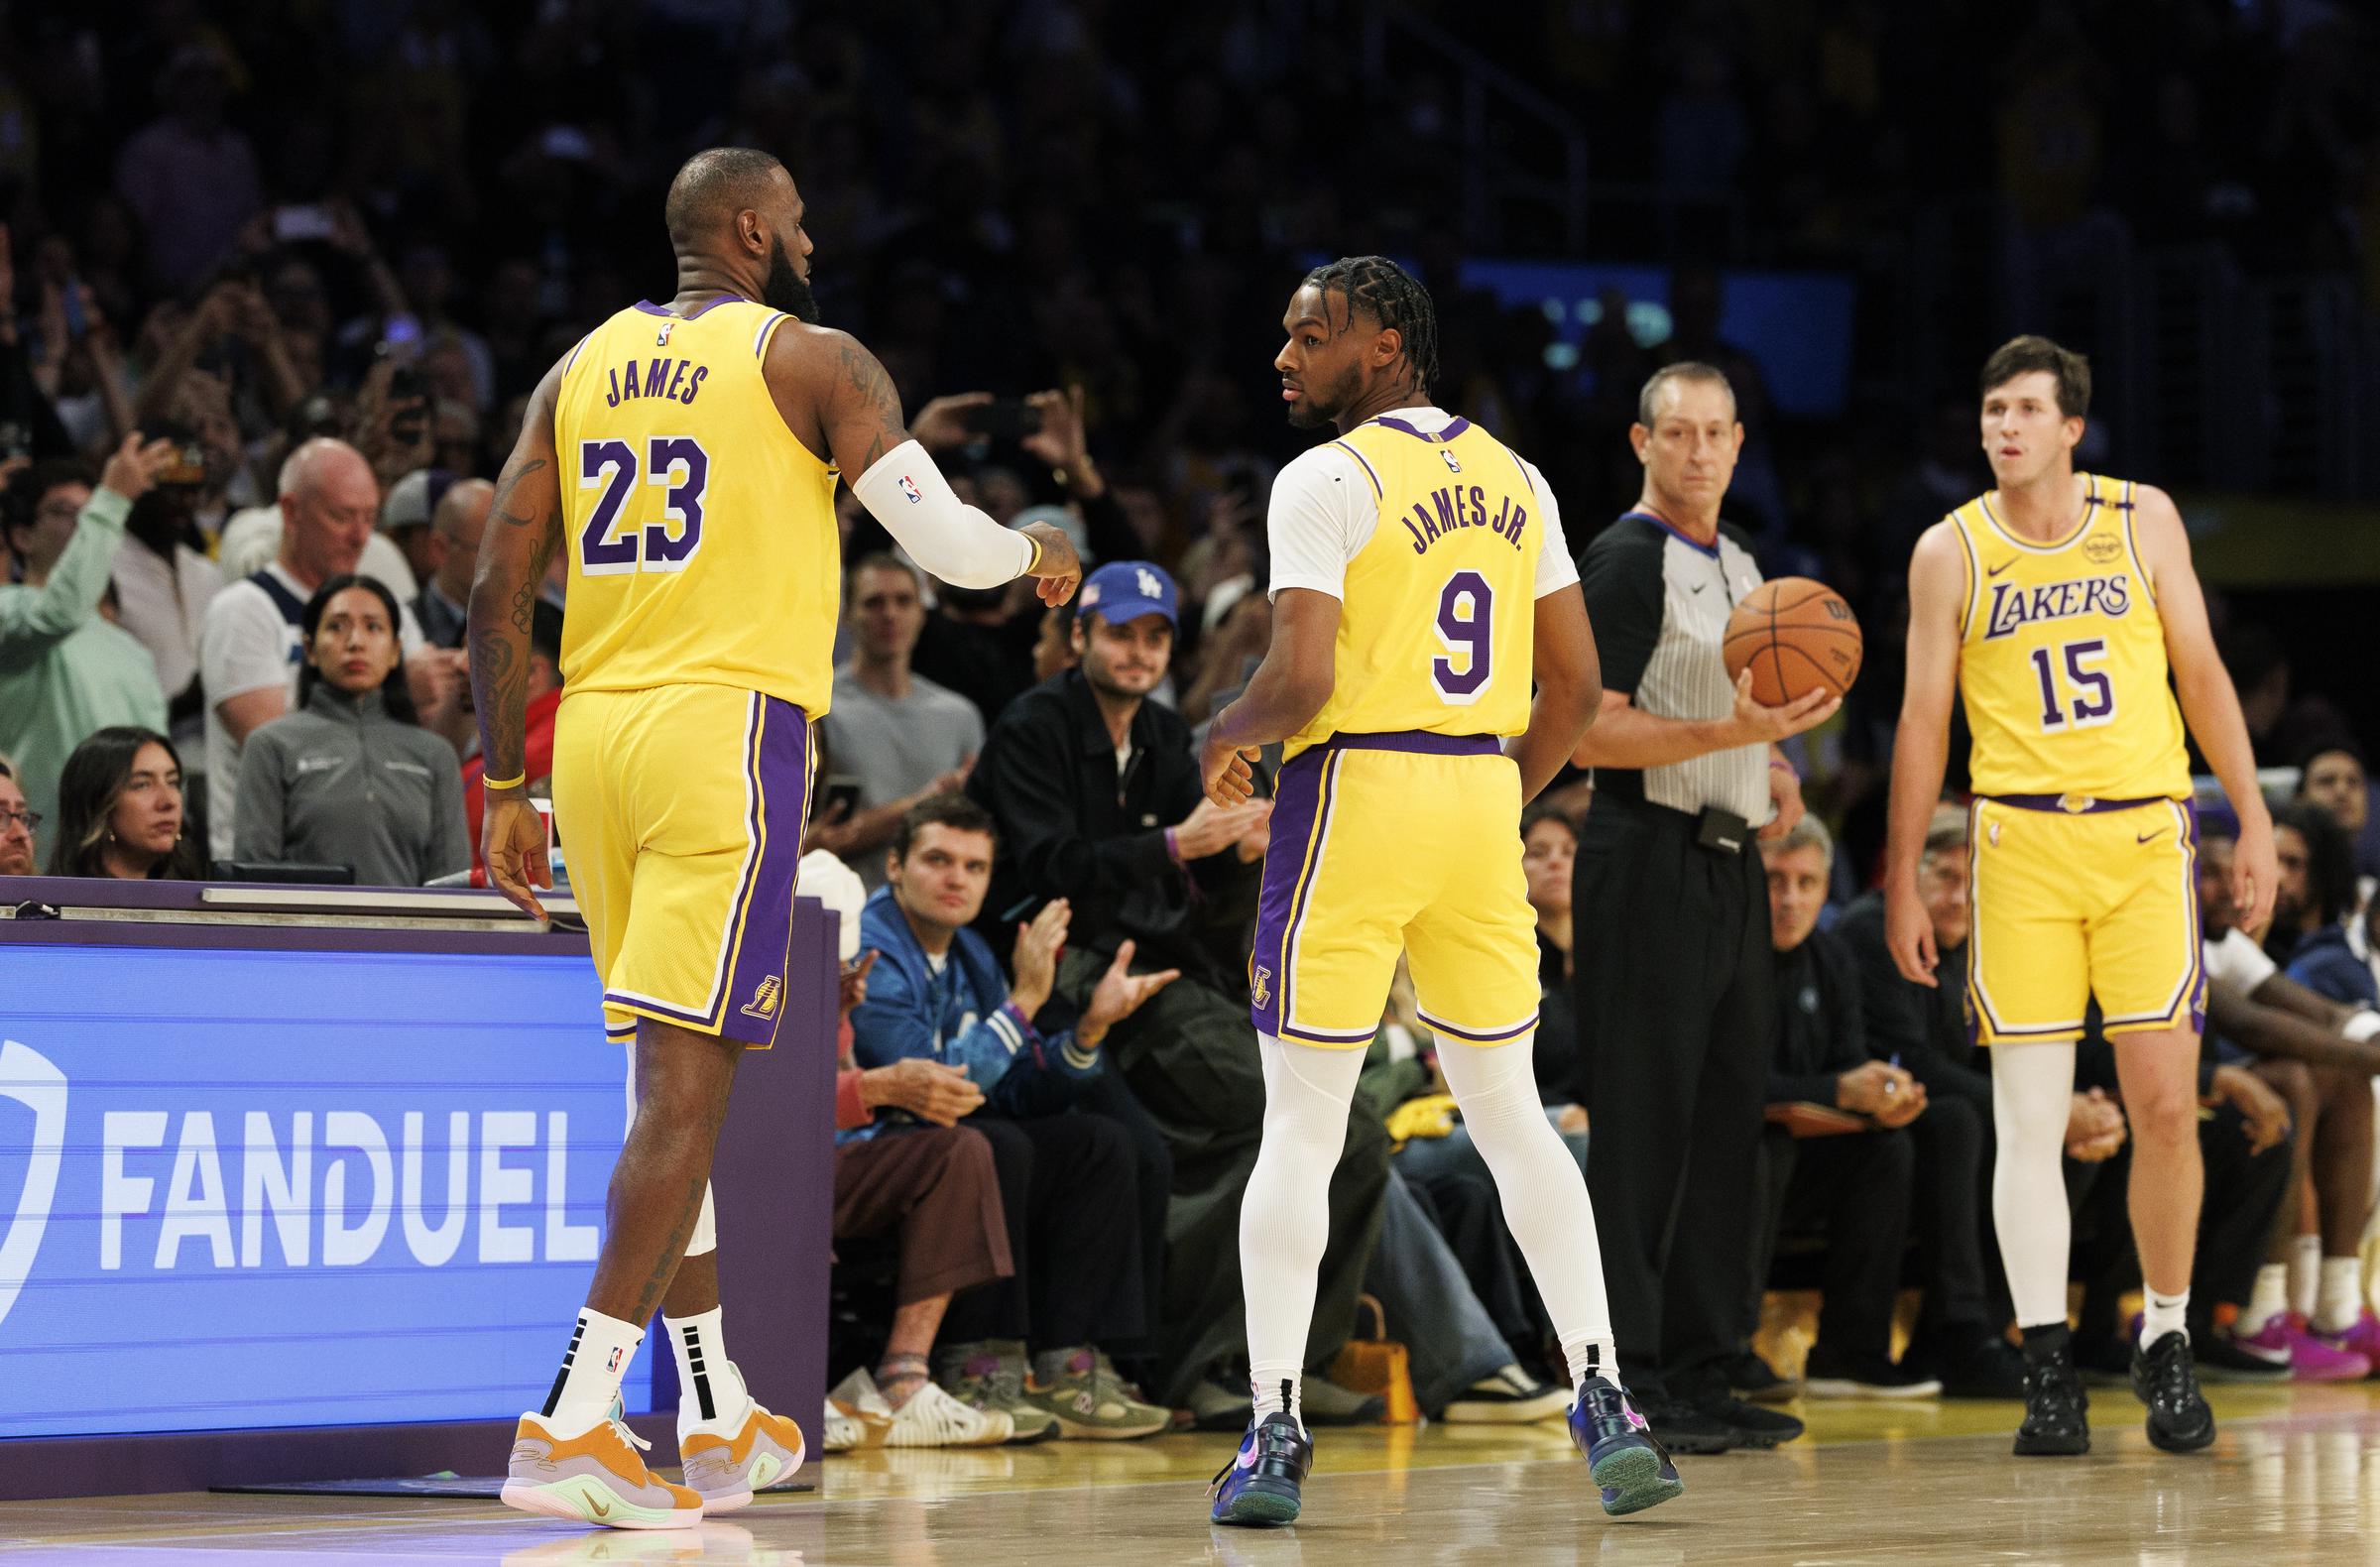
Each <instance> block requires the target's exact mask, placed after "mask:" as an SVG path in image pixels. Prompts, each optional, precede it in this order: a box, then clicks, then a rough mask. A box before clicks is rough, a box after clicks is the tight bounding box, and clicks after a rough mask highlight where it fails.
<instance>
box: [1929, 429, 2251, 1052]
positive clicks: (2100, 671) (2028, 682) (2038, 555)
mask: <svg viewBox="0 0 2380 1567" xmlns="http://www.w3.org/2000/svg"><path fill="white" fill-rule="evenodd" d="M2081 481H2082V518H2081V520H2080V521H2079V522H2077V524H2076V525H2075V527H2074V529H2073V530H2072V531H2071V532H2069V533H2068V534H2067V536H2066V537H2065V538H2063V539H2061V540H2058V541H2056V542H2051V543H2038V542H2033V541H2031V540H2027V539H2021V538H2018V537H2017V536H2016V535H2015V534H2014V533H2013V532H2012V531H2011V530H2009V529H2008V528H2007V527H2006V526H2005V525H2004V524H2003V523H2002V522H2001V520H2000V518H1999V517H1998V516H1997V515H1996V514H1995V512H1994V510H1993V507H1992V501H1991V497H1990V496H1988V495H1985V496H1978V497H1976V498H1975V499H1974V500H1972V501H1969V502H1968V503H1967V504H1966V505H1964V506H1963V507H1961V508H1960V509H1959V510H1958V511H1956V512H1954V513H1952V514H1951V524H1952V527H1953V529H1954V530H1955V531H1956V533H1957V534H1958V536H1959V542H1960V545H1961V547H1962V549H1963V552H1964V557H1965V564H1966V575H1967V583H1966V598H1965V605H1964V611H1963V614H1964V618H1963V624H1962V642H1961V648H1960V655H1959V678H1960V684H1961V686H1962V687H1963V691H1964V693H1965V701H1966V717H1967V726H1968V728H1969V729H1971V730H1972V731H1973V734H1974V751H1973V760H1972V768H1971V771H1972V774H1973V780H1974V789H1975V793H1976V796H1977V798H1976V800H1975V803H1974V806H1973V815H1972V819H1971V822H1970V829H1971V836H1970V840H1969V846H1968V858H1969V874H1970V881H1971V885H1972V887H1973V899H1974V904H1973V907H1974V922H1973V925H1972V927H1971V931H1970V934H1969V935H1968V937H1967V992H1966V996H1967V1009H1968V1019H1969V1022H1970V1024H1971V1025H1972V1026H1973V1028H1974V1030H1975V1033H1976V1036H1977V1037H1978V1038H1979V1039H1981V1040H1983V1041H1984V1042H1986V1043H1990V1044H2009V1043H2020V1042H2023V1041H2026V1040H2036V1039H2038V1040H2059V1039H2072V1038H2074V1037H2076V1036H2077V1035H2078V1034H2080V1033H2081V1032H2082V1024H2083V1014H2084V1009H2085V1007H2086V1006H2087V1005H2088V1004H2089V1002H2090V1001H2091V1000H2092V999H2093V998H2095V999H2096V1000H2097V1002H2098V1004H2099V1011H2100V1016H2101V1019H2102V1021H2103V1025H2104V1027H2105V1029H2106V1031H2107V1032H2108V1033H2110V1034H2117V1033H2129V1032H2135V1031H2148V1030H2162V1029H2175V1028H2182V1027H2186V1026H2189V1025H2193V1024H2194V1023H2196V1022H2197V1021H2198V1020H2199V1019H2200V1017H2201V1010H2202V1008H2203V1006H2204V998H2205V979H2204V970H2203V966H2202V962H2201V949H2200V943H2199V932H2198V905H2197V902H2196V897H2195V885H2194V884H2195V880H2196V875H2197V871H2196V866H2197V850H2198V832H2197V820H2196V817H2195V816H2194V814H2193V812H2192V810H2191V808H2190V805H2189V803H2188V801H2189V796H2190V764H2189V760H2188V756H2187V754H2186V753H2185V751H2184V749H2183V735H2182V716H2181V712H2180V710H2179V709H2178V708H2177V707H2176V705H2175V702H2174V693H2173V688H2172V686H2171V684H2170V683H2169V682H2168V679H2167V664H2166V653H2165V625H2164V622H2163V621H2162V620H2161V619H2160V618H2159V617H2158V614H2157V595H2156V591H2155V588H2154V586H2153V584H2152V583H2151V582H2150V581H2149V577H2148V572H2147V569H2146V567H2144V566H2143V564H2142V563H2141V558H2140V551H2139V547H2138V542H2137V531H2136V529H2135V527H2134V499H2135V490H2134V487H2133V486H2132V485H2130V484H2128V483H2125V482H2123V481H2121V480H2117V479H2108V478H2102V477H2100V476H2097V475H2094V474H2083V475H2082V476H2081Z"/></svg>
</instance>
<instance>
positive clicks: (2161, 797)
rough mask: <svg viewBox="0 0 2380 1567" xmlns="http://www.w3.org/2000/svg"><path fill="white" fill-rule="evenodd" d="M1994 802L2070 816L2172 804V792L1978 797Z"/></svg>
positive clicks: (1990, 795) (1994, 795) (1989, 795)
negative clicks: (2115, 796)
mask: <svg viewBox="0 0 2380 1567" xmlns="http://www.w3.org/2000/svg"><path fill="white" fill-rule="evenodd" d="M1977 797H1978V798H1981V799H1987V800H1990V801H1991V802H1992V803H1993V804H1995V805H2014V806H2015V807H2016V808H2017V809H2018V810H2054V811H2061V812H2064V813H2065V814H2066V815H2069V816H2090V815H2095V814H2097V813H2098V812H2100V811H2103V810H2137V809H2139V808H2140V807H2141V806H2143V805H2170V804H2172V803H2174V800H2173V798H2172V796H2171V795H2166V794H2149V795H2144V796H2143V797H2141V798H2139V799H2097V798H2094V797H2093V796H2091V795H2088V794H1984V795H1979V796H1977Z"/></svg>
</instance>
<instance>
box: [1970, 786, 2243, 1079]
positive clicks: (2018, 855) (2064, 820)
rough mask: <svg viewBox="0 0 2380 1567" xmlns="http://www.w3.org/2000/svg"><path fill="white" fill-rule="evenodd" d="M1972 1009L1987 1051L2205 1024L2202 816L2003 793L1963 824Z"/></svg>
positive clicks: (2160, 802) (2181, 806) (2157, 805)
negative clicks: (2088, 1017) (2095, 1027)
mask: <svg viewBox="0 0 2380 1567" xmlns="http://www.w3.org/2000/svg"><path fill="white" fill-rule="evenodd" d="M1969 827H1970V829H1971V832H1972V839H1971V841H1970V843H1969V845H1968V849H1967V853H1968V868H1969V872H1970V880H1969V886H1970V888H1971V892H1970V894H1969V896H1970V897H1971V898H1972V899H1973V901H1974V924H1973V930H1972V933H1971V934H1970V935H1969V936H1968V937H1967V978H1966V1010H1967V1020H1968V1023H1969V1025H1970V1026H1971V1027H1972V1029H1973V1031H1974V1033H1975V1037H1976V1038H1977V1039H1978V1040H1980V1041H1981V1042H1982V1043H1984V1044H2015V1043H2022V1042H2025V1041H2028V1040H2060V1039H2075V1038H2080V1037H2081V1036H2082V1014H2083V1010H2084V1008H2085V1007H2086V1006H2087V1005H2088V1004H2089V1002H2090V999H2091V998H2092V997H2094V996H2095V997H2097V998H2098V1003H2099V1013H2100V1016H2101V1018H2102V1020H2103V1022H2104V1025H2105V1028H2106V1031H2107V1032H2108V1033H2110V1034H2118V1033H2139V1032H2143V1031H2146V1030H2149V1029H2160V1028H2179V1027H2183V1026H2186V1025H2187V1026H2189V1027H2191V1028H2193V1029H2202V1028H2203V1027H2204V1026H2205V1016H2206V973H2205V967H2204V963H2203V961H2202V958H2201V950H2200V938H2199V901H2198V885H2197V876H2198V818H2197V816H2196V814H2195V813H2194V812H2193V810H2192V808H2191V805H2190V803H2189V802H2188V801H2186V800H2177V799H2149V800H2082V799H2078V798H2074V797H2072V796H2042V795H2023V796H2009V795H2002V796H1998V797H1994V798H1984V799H1978V800H1976V801H1975V803H1974V805H1973V807H1972V814H1971V817H1970V820H1969Z"/></svg>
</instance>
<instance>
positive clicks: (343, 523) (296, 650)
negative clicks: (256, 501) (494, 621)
mask: <svg viewBox="0 0 2380 1567" xmlns="http://www.w3.org/2000/svg"><path fill="white" fill-rule="evenodd" d="M280 488H281V512H282V517H283V527H282V531H281V544H280V553H279V554H278V555H277V556H275V558H274V560H273V562H272V563H271V564H270V565H268V566H266V567H264V568H263V569H262V570H260V571H257V572H256V573H255V574H254V575H251V576H248V577H245V578H243V579H242V580H240V581H236V582H233V583H231V584H230V585H229V586H227V587H225V588H224V589H223V591H222V592H220V593H218V594H216V595H215V600H214V602H213V603H212V604H210V605H208V606H207V611H206V631H205V635H204V637H203V638H202V639H201V640H200V643H199V649H198V665H199V678H200V679H201V680H202V681H203V682H204V685H205V689H206V701H207V709H206V774H207V787H208V796H207V802H206V805H207V832H208V835H209V838H210V840H211V842H212V845H213V854H214V857H215V858H216V859H219V860H224V859H229V858H231V852H232V833H233V822H234V820H235V818H236V817H237V815H238V810H239V799H238V794H239V777H240V748H241V747H242V746H244V745H246V744H247V741H248V737H249V735H251V734H252V733H254V732H255V731H256V730H257V728H258V727H260V726H261V725H264V724H267V723H270V722H272V721H273V720H274V719H276V718H279V717H280V716H281V715H282V714H283V713H286V712H288V711H289V710H290V708H291V705H292V704H293V703H294V702H295V701H296V700H297V676H298V673H299V671H300V670H302V669H303V668H304V667H305V645H306V637H305V630H304V623H305V604H306V600H307V599H309V598H311V597H313V594H314V591H315V589H317V588H319V587H320V586H321V585H322V584H323V583H324V582H326V581H328V580H329V579H330V578H332V577H335V576H344V575H348V574H350V573H352V572H354V571H355V570H356V569H357V567H358V564H359V562H360V561H361V560H362V558H363V552H364V544H365V542H366V541H368V540H370V539H371V538H372V537H373V533H372V526H373V520H374V519H375V518H376V517H377V516H378V515H379V512H380V486H379V483H378V482H377V481H376V480H374V478H373V477H372V469H371V467H370V465H369V464H367V463H366V462H365V461H364V458H363V455H362V453H360V452H358V451H357V450H356V449H355V448H354V447H353V446H350V445H348V444H347V443H346V442H345V441H343V440H335V439H331V438H329V437H327V436H326V437H321V438H318V439H314V440H309V441H307V442H306V443H305V444H304V445H302V446H299V447H298V448H297V450H296V451H294V452H292V453H290V456H289V460H288V461H286V462H284V463H283V464H282V467H281V486H280ZM398 645H399V647H400V648H401V649H403V651H404V656H405V658H406V660H407V661H408V666H407V677H408V681H409V689H410V690H411V692H412V694H413V696H414V705H415V708H416V711H417V712H418V713H419V714H420V715H421V718H422V721H423V723H424V725H425V726H429V725H430V723H431V720H432V719H433V718H437V719H441V720H443V719H447V718H450V717H451V716H452V714H453V712H454V710H455V707H456V705H457V704H458V703H459V702H460V700H461V696H462V691H463V686H462V668H461V659H460V656H459V655H456V654H451V653H447V652H445V651H443V650H427V651H424V649H423V647H422V642H421V632H420V628H419V627H417V626H416V625H415V624H414V620H413V617H412V616H411V615H401V616H400V617H399V627H398Z"/></svg>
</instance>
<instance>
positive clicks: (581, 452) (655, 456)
mask: <svg viewBox="0 0 2380 1567" xmlns="http://www.w3.org/2000/svg"><path fill="white" fill-rule="evenodd" d="M639 471H640V470H639V468H638V463H637V450H636V448H635V447H634V446H632V445H630V444H629V443H628V442H627V441H625V440H619V439H612V440H582V441H580V442H579V443H578V487H579V488H580V489H582V490H593V489H598V488H600V489H601V490H602V491H603V493H602V494H601V495H600V496H597V497H596V499H595V510H594V511H593V512H591V513H590V514H588V517H587V526H586V527H585V528H583V529H581V530H580V531H579V536H578V545H579V548H578V561H579V563H578V569H579V571H580V572H581V573H583V574H584V575H587V576H591V577H608V576H624V575H627V574H629V573H631V572H636V571H683V570H684V569H685V568H686V562H687V561H689V560H691V559H693V558H694V551H695V550H697V549H700V548H701V547H702V492H703V487H704V486H705V485H707V484H709V483H710V482H711V457H710V453H708V452H706V451H704V450H703V449H702V442H700V441H698V440H696V439H695V438H694V437H693V436H691V435H655V436H654V437H653V438H652V439H651V440H648V441H647V442H646V443H645V462H644V467H643V470H642V471H643V473H644V477H645V482H646V483H647V484H657V485H660V486H662V487H663V488H664V489H665V490H667V492H668V493H667V494H666V495H664V496H663V497H662V498H661V516H662V518H663V519H664V521H662V522H657V523H648V524H646V525H645V526H644V527H643V528H631V529H628V530H626V531H625V532H623V533H621V536H620V537H619V538H617V539H615V538H613V537H612V535H613V532H614V531H615V530H616V529H618V528H619V526H620V513H621V511H622V510H623V509H624V508H625V507H626V506H627V505H628V497H629V494H630V492H631V491H633V490H634V489H635V488H636V484H637V475H638V473H639Z"/></svg>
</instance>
